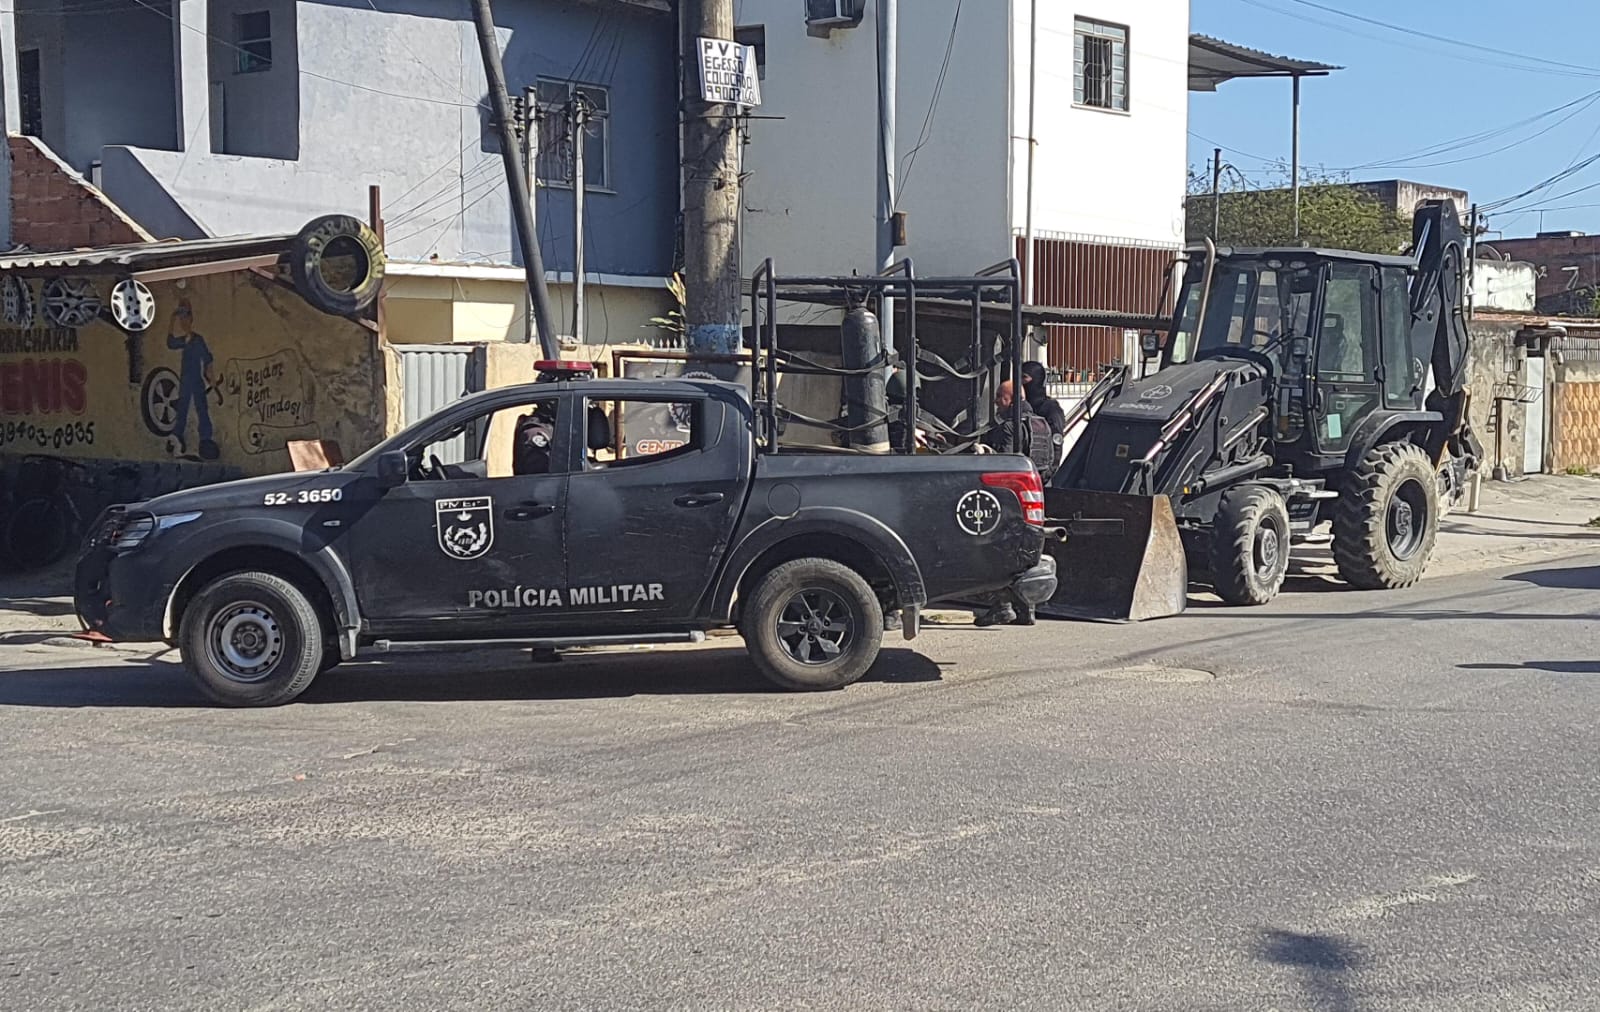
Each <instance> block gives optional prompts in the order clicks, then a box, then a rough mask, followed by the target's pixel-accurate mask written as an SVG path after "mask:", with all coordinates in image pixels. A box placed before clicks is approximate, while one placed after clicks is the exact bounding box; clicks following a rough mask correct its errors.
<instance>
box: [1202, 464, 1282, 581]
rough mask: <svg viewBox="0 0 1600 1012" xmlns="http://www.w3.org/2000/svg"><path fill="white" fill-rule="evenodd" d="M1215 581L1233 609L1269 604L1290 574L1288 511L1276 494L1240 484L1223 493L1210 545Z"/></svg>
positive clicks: (1257, 486) (1264, 489)
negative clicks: (1238, 606) (1234, 607)
mask: <svg viewBox="0 0 1600 1012" xmlns="http://www.w3.org/2000/svg"><path fill="white" fill-rule="evenodd" d="M1210 561H1211V567H1210V568H1211V581H1212V587H1213V588H1214V589H1215V590H1216V592H1217V596H1218V597H1220V598H1222V599H1223V600H1224V601H1226V602H1227V603H1229V604H1237V605H1257V604H1266V603H1267V602H1268V601H1271V600H1272V599H1273V598H1275V597H1277V596H1278V591H1279V590H1280V589H1282V587H1283V578H1284V575H1285V574H1287V573H1288V572H1289V508H1288V506H1286V505H1284V502H1283V496H1281V495H1279V494H1278V493H1277V491H1276V490H1274V489H1270V488H1265V487H1263V486H1260V485H1240V486H1238V487H1236V488H1231V489H1229V490H1228V491H1226V492H1224V493H1223V494H1222V502H1221V503H1220V504H1218V506H1217V519H1216V525H1215V530H1214V532H1213V535H1212V542H1211V560H1210Z"/></svg>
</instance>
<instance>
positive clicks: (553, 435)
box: [340, 395, 572, 639]
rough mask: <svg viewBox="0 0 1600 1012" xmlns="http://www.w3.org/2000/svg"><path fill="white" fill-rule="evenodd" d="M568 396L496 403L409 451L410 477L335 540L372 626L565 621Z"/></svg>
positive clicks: (453, 632) (428, 634)
mask: <svg viewBox="0 0 1600 1012" xmlns="http://www.w3.org/2000/svg"><path fill="white" fill-rule="evenodd" d="M567 403H570V401H563V400H562V399H561V398H560V397H559V396H554V395H553V396H551V397H549V398H545V399H541V400H538V401H533V400H529V399H523V400H518V401H513V402H511V403H505V402H499V403H498V404H497V405H496V406H495V407H493V408H486V409H485V410H484V411H483V412H481V413H479V414H475V415H473V416H471V417H470V418H466V419H461V420H459V421H456V422H453V423H448V424H444V425H443V426H442V428H441V429H439V430H435V431H433V432H429V433H426V434H424V435H420V436H419V437H418V440H417V441H416V442H415V443H414V444H412V445H411V446H409V447H408V448H407V454H408V457H409V462H410V466H411V473H410V478H409V480H408V481H406V482H405V484H403V485H399V486H397V487H395V488H391V489H388V490H386V491H382V492H379V493H377V495H376V498H375V499H374V501H372V502H371V503H370V504H368V505H366V506H365V508H361V509H359V510H358V511H357V515H356V516H354V518H353V519H352V520H351V521H350V523H349V525H348V530H347V532H346V533H345V535H344V536H343V538H342V539H340V540H341V541H342V542H343V544H344V548H345V557H346V560H347V563H348V564H349V566H350V569H351V573H352V575H353V577H354V579H355V586H356V596H357V599H358V600H359V602H360V605H361V613H362V616H363V617H364V618H365V619H366V620H367V621H368V623H369V624H370V625H371V627H372V630H373V632H375V633H378V634H380V635H400V636H408V637H412V638H419V639H450V638H457V637H460V636H461V635H462V634H463V633H471V632H477V633H483V634H493V635H501V636H503V635H507V634H515V633H518V632H524V631H537V630H539V629H541V628H544V627H548V626H550V625H551V624H553V623H555V622H557V621H559V619H560V616H561V610H562V609H561V606H560V604H559V603H558V602H557V599H556V597H555V596H554V594H555V592H557V591H559V590H562V589H563V588H564V587H565V584H566V565H565V545H564V543H563V539H564V537H565V531H564V527H563V525H564V523H565V521H566V509H567V495H566V491H567V471H568V467H567V462H566V457H565V456H564V455H565V454H567V452H568V451H567V447H568V446H570V444H571V439H570V436H569V434H568V432H567V431H566V430H567V429H570V428H571V427H572V426H571V424H570V420H569V419H568V418H566V417H565V414H566V412H564V411H563V410H562V406H563V405H564V404H567ZM524 421H525V424H522V425H520V426H519V422H524ZM519 439H520V440H521V441H522V442H523V443H524V444H526V445H525V452H518V451H517V447H516V443H517V442H518V440H519ZM541 442H542V443H543V444H544V445H542V446H541V445H538V444H540V443H541ZM446 451H450V452H446ZM449 460H454V461H456V462H455V463H450V462H448V461H449ZM519 471H520V473H519ZM363 484H368V483H363ZM369 487H371V486H370V485H369Z"/></svg>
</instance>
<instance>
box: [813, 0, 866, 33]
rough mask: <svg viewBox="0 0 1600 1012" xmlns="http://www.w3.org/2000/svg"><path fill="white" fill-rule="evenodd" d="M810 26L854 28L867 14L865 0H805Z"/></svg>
mask: <svg viewBox="0 0 1600 1012" xmlns="http://www.w3.org/2000/svg"><path fill="white" fill-rule="evenodd" d="M805 3H806V25H807V26H808V27H811V28H854V27H856V26H857V25H859V24H861V20H862V18H864V17H866V15H867V0H805Z"/></svg>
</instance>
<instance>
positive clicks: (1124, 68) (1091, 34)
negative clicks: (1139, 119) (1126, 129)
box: [1072, 18, 1128, 112]
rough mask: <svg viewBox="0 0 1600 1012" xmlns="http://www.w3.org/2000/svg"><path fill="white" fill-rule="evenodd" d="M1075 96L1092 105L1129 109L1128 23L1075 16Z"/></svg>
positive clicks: (1073, 54) (1073, 55)
mask: <svg viewBox="0 0 1600 1012" xmlns="http://www.w3.org/2000/svg"><path fill="white" fill-rule="evenodd" d="M1073 20H1074V28H1075V31H1074V32H1073V37H1072V62H1073V87H1072V92H1073V94H1072V100H1073V101H1074V102H1076V103H1077V104H1078V105H1086V106H1089V107H1090V108H1093V109H1115V110H1117V111H1119V112H1127V111H1128V27H1127V26H1126V25H1113V24H1109V23H1107V22H1104V21H1094V20H1091V19H1089V18H1075V19H1073Z"/></svg>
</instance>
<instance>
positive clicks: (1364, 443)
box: [1344, 411, 1444, 472]
mask: <svg viewBox="0 0 1600 1012" xmlns="http://www.w3.org/2000/svg"><path fill="white" fill-rule="evenodd" d="M1443 421H1444V416H1443V415H1441V414H1439V412H1437V411H1377V412H1374V413H1373V414H1370V415H1368V416H1367V417H1366V418H1363V419H1362V420H1361V422H1360V423H1359V424H1358V425H1357V426H1356V429H1355V431H1354V432H1353V433H1351V434H1350V448H1349V449H1348V450H1346V451H1345V454H1344V469H1345V471H1346V472H1350V471H1354V470H1355V469H1356V467H1357V466H1359V465H1360V463H1361V460H1362V458H1363V457H1365V456H1366V455H1367V452H1368V451H1370V450H1371V449H1372V448H1373V447H1374V446H1377V445H1378V444H1379V443H1381V442H1383V441H1384V437H1386V436H1388V435H1389V433H1391V432H1393V431H1394V430H1395V429H1397V428H1403V427H1406V426H1410V425H1415V424H1418V423H1421V424H1425V425H1438V424H1440V423H1442V422H1443Z"/></svg>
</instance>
